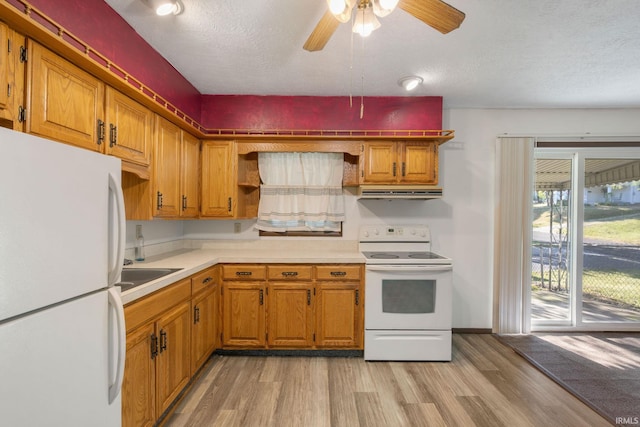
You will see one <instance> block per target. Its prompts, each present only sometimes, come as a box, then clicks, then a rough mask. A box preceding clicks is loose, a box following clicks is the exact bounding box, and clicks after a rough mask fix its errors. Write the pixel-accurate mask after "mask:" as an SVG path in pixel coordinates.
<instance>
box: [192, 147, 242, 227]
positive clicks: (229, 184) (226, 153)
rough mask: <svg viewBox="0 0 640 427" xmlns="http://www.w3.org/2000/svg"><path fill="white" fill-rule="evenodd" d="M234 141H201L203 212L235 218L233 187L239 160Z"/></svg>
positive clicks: (202, 213) (211, 215) (205, 215)
mask: <svg viewBox="0 0 640 427" xmlns="http://www.w3.org/2000/svg"><path fill="white" fill-rule="evenodd" d="M234 148H235V145H234V143H233V142H232V141H227V142H210V141H207V142H204V143H203V144H202V199H201V201H202V207H201V210H200V216H204V217H217V218H232V217H234V215H235V206H236V200H234V193H235V192H234V187H235V182H236V180H235V179H234V177H235V176H236V174H237V169H236V167H237V162H235V161H234V156H235V149H234Z"/></svg>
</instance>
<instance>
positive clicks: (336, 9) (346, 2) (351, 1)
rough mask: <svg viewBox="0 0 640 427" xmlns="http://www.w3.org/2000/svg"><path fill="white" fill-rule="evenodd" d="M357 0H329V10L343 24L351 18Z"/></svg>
mask: <svg viewBox="0 0 640 427" xmlns="http://www.w3.org/2000/svg"><path fill="white" fill-rule="evenodd" d="M355 2H356V0H327V4H328V5H329V11H330V12H331V13H332V14H333V16H335V17H336V19H337V20H338V21H340V22H342V23H343V24H344V23H345V22H349V20H350V19H351V10H352V9H353V6H354V5H355Z"/></svg>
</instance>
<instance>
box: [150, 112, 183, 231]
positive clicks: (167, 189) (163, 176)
mask: <svg viewBox="0 0 640 427" xmlns="http://www.w3.org/2000/svg"><path fill="white" fill-rule="evenodd" d="M181 138H182V132H181V131H180V128H179V127H178V126H176V125H174V124H173V123H171V122H169V121H168V120H166V119H163V118H162V117H159V116H158V117H157V119H156V132H155V149H154V153H155V156H154V160H153V170H154V188H155V191H154V192H153V195H154V197H155V199H156V200H155V206H156V209H155V214H154V216H156V217H160V218H177V217H178V216H179V215H180V161H181V153H180V149H181Z"/></svg>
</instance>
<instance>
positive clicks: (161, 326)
mask: <svg viewBox="0 0 640 427" xmlns="http://www.w3.org/2000/svg"><path fill="white" fill-rule="evenodd" d="M156 325H157V326H156V328H157V332H158V356H157V357H156V390H157V393H158V408H157V411H156V413H157V416H158V417H160V415H162V413H163V412H164V411H165V410H166V409H167V408H168V407H169V405H171V402H173V400H174V399H175V398H176V397H177V396H178V394H179V393H180V392H181V391H182V389H183V388H184V387H185V386H186V385H187V383H189V380H190V379H191V359H190V356H191V341H190V338H191V335H190V328H191V304H190V303H189V302H184V303H182V304H180V305H178V306H176V307H175V308H173V309H172V310H171V311H169V312H168V313H167V314H165V315H164V316H162V317H161V318H160V319H159V320H158V321H157V324H156Z"/></svg>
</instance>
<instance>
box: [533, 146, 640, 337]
mask: <svg viewBox="0 0 640 427" xmlns="http://www.w3.org/2000/svg"><path fill="white" fill-rule="evenodd" d="M534 182H535V188H534V191H533V205H532V206H533V222H532V244H533V246H532V259H531V263H532V264H531V270H532V274H531V294H530V298H531V300H530V303H531V313H530V314H531V316H530V318H531V327H532V330H544V329H581V330H595V329H598V330H602V329H608V330H616V329H629V328H637V327H640V150H638V149H628V148H607V149H603V148H549V149H543V148H536V151H535V179H534Z"/></svg>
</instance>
